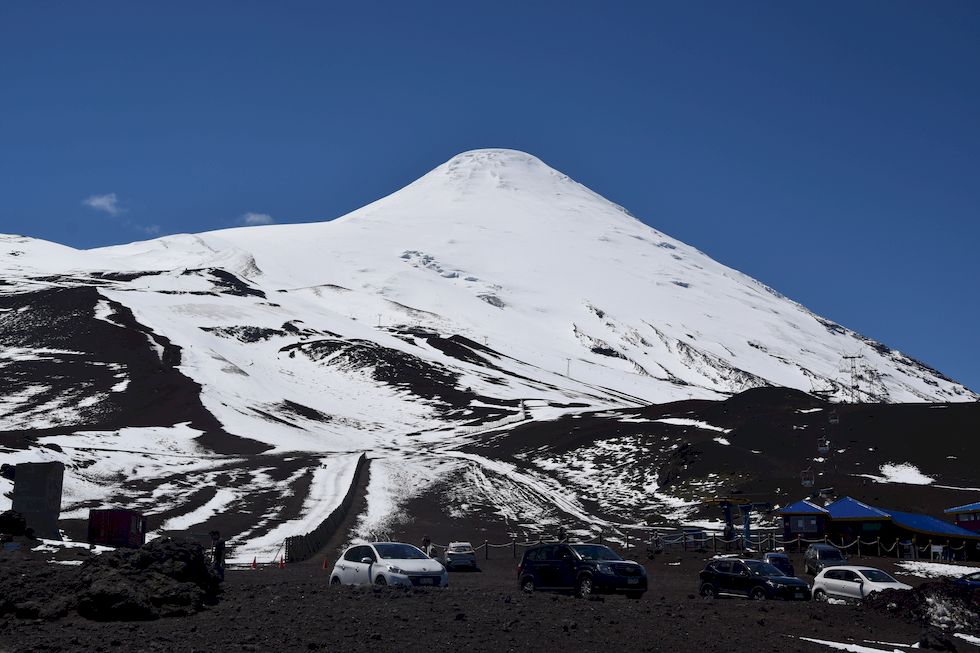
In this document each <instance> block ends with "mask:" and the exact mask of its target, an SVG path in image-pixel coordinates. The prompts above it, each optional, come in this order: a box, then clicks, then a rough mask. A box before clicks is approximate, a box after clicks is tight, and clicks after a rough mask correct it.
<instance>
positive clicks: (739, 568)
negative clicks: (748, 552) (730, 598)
mask: <svg viewBox="0 0 980 653" xmlns="http://www.w3.org/2000/svg"><path fill="white" fill-rule="evenodd" d="M731 577H732V580H731V584H732V586H733V590H734V591H735V592H737V593H738V594H745V595H746V596H748V594H749V592H751V591H752V572H750V571H749V568H748V567H746V566H745V565H744V564H743V563H741V562H733V563H732V574H731Z"/></svg>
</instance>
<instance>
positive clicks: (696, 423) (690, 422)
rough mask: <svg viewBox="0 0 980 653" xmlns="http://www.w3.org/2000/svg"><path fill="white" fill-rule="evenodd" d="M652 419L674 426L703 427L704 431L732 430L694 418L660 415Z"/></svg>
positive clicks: (727, 431) (726, 431)
mask: <svg viewBox="0 0 980 653" xmlns="http://www.w3.org/2000/svg"><path fill="white" fill-rule="evenodd" d="M653 421H654V422H661V423H663V424H673V425H674V426H693V427H694V428H698V429H703V430H705V431H718V432H719V433H731V432H732V430H731V429H725V428H722V427H720V426H712V425H711V424H708V423H707V422H702V421H701V420H696V419H688V418H686V417H662V418H660V419H655V420H653Z"/></svg>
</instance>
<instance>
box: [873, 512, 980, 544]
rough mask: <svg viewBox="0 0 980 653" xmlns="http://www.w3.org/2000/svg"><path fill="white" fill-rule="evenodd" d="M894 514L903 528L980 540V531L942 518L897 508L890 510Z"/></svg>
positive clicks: (895, 520)
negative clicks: (968, 528) (970, 529)
mask: <svg viewBox="0 0 980 653" xmlns="http://www.w3.org/2000/svg"><path fill="white" fill-rule="evenodd" d="M888 512H889V513H890V514H891V516H892V521H893V522H895V524H896V525H898V526H901V527H902V528H907V529H909V530H912V531H920V532H922V533H927V534H929V535H938V536H940V537H957V538H959V537H965V538H968V539H971V540H980V533H974V532H972V531H968V530H966V529H965V528H960V527H959V526H956V525H954V524H950V523H949V522H944V521H943V520H941V519H936V518H935V517H930V516H929V515H917V514H915V513H911V512H899V511H897V510H889V511H888Z"/></svg>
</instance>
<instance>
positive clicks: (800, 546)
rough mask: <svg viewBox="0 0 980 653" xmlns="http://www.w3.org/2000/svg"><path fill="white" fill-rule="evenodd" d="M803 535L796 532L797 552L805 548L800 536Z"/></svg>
mask: <svg viewBox="0 0 980 653" xmlns="http://www.w3.org/2000/svg"><path fill="white" fill-rule="evenodd" d="M801 537H802V535H800V534H799V533H797V534H796V552H797V553H799V552H800V551H802V550H803V542H801V541H800V538H801Z"/></svg>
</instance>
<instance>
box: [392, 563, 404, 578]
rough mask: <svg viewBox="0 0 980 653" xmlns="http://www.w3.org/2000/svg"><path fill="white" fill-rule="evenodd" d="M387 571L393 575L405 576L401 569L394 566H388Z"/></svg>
mask: <svg viewBox="0 0 980 653" xmlns="http://www.w3.org/2000/svg"><path fill="white" fill-rule="evenodd" d="M388 571H390V572H391V573H393V574H401V575H403V576H404V575H405V572H404V571H402V569H401V567H396V566H395V565H388Z"/></svg>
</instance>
